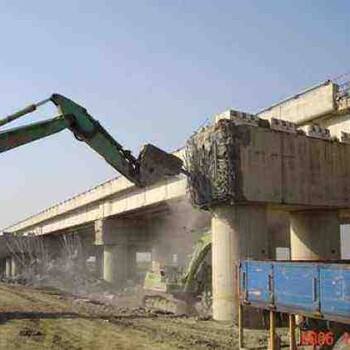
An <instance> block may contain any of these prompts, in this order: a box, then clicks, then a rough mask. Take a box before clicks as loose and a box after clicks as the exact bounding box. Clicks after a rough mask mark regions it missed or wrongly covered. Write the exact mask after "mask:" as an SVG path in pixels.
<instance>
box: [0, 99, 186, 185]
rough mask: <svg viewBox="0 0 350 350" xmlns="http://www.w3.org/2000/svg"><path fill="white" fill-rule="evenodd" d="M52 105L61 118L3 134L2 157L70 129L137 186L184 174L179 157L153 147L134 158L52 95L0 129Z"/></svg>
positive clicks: (5, 121) (67, 102) (81, 113)
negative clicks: (41, 107) (11, 150)
mask: <svg viewBox="0 0 350 350" xmlns="http://www.w3.org/2000/svg"><path fill="white" fill-rule="evenodd" d="M49 101H51V102H53V103H54V104H55V105H56V107H57V108H58V110H59V114H60V115H59V116H58V117H55V118H52V119H49V120H45V121H42V122H38V123H32V124H29V125H25V126H20V127H17V128H13V129H9V130H5V131H2V132H0V153H2V152H5V151H8V150H10V149H13V148H16V147H19V146H21V145H24V144H26V143H29V142H33V141H36V140H39V139H42V138H44V137H47V136H50V135H53V134H55V133H58V132H60V131H62V130H64V129H69V130H70V131H72V132H73V134H74V135H75V137H76V138H77V139H78V140H79V141H83V142H85V143H87V144H88V145H89V146H90V147H91V148H92V149H93V150H94V151H96V152H97V153H98V154H100V155H101V156H102V157H103V158H104V159H105V160H106V162H107V163H109V164H110V165H111V166H112V167H113V168H114V169H116V170H117V171H118V172H119V173H121V174H122V175H123V176H125V177H126V178H127V179H128V180H130V181H131V182H133V183H134V184H135V185H138V186H145V185H150V184H152V183H155V182H157V181H158V180H160V179H161V178H163V177H164V176H167V175H177V174H179V173H180V172H184V170H183V169H182V165H183V163H182V161H181V160H180V159H179V158H178V157H176V156H174V155H172V154H169V153H166V152H164V151H162V150H160V149H159V148H157V147H155V146H153V145H150V144H149V145H146V146H144V148H143V150H142V151H141V153H140V156H139V157H138V158H135V157H134V156H133V155H132V154H131V152H130V151H128V150H125V149H124V148H123V146H122V145H121V144H119V143H118V142H117V141H116V140H115V139H114V138H113V137H112V136H111V135H110V134H109V133H108V132H107V131H106V130H105V129H104V128H103V127H102V126H101V124H100V123H99V122H98V121H97V120H95V119H94V118H93V117H92V116H91V115H89V113H88V112H87V110H86V109H85V108H84V107H82V106H80V105H79V104H77V103H75V102H74V101H72V100H70V99H69V98H67V97H64V96H62V95H59V94H53V95H52V96H51V97H50V98H49V99H46V100H44V101H41V102H39V103H37V104H32V105H29V106H28V107H26V108H24V109H22V110H20V111H18V112H16V113H14V114H12V115H10V116H7V117H5V118H3V119H1V120H0V126H2V125H6V124H8V123H10V122H12V121H14V120H16V119H18V118H21V117H23V116H24V115H26V114H28V113H32V112H34V111H35V110H36V109H37V108H38V107H40V106H41V105H43V104H44V103H46V102H49Z"/></svg>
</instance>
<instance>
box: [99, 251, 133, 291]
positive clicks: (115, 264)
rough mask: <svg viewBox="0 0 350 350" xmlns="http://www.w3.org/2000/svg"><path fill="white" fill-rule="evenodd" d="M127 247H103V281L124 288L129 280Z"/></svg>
mask: <svg viewBox="0 0 350 350" xmlns="http://www.w3.org/2000/svg"><path fill="white" fill-rule="evenodd" d="M127 262H128V257H127V247H126V246H125V245H120V244H118V245H116V244H115V245H109V244H108V245H104V247H103V279H104V280H106V281H107V282H109V283H111V284H113V285H115V286H118V287H119V286H122V285H123V284H124V282H125V280H126V278H127V273H128V268H127Z"/></svg>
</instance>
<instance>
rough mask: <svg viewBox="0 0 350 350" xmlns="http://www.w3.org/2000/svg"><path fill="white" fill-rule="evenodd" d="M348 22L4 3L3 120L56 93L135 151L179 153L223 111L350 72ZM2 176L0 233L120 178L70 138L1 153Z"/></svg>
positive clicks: (278, 5)
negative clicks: (152, 148) (150, 148)
mask: <svg viewBox="0 0 350 350" xmlns="http://www.w3.org/2000/svg"><path fill="white" fill-rule="evenodd" d="M349 14H350V3H349V2H347V1H334V0H333V1H322V0H318V1H307V0H293V1H285V0H284V1H280V0H279V1H272V0H270V1H257V0H256V1H247V0H244V1H243V0H241V1H233V0H231V1H205V0H200V1H199V0H198V1H195V0H192V1H175V0H172V1H170V0H169V1H166V0H159V1H152V0H149V1H141V0H140V1H132V0H130V1H104V0H99V1H92V0H85V1H76V0H70V1H66V0H60V1H56V2H53V1H47V0H45V1H44V0H40V1H36V0H32V1H20V0H11V1H2V2H1V4H0V36H1V53H0V71H1V84H0V102H1V103H0V114H1V115H6V114H8V113H10V112H13V111H15V110H16V109H19V108H21V107H23V106H25V105H26V104H28V103H31V102H35V101H39V100H41V99H43V98H45V97H48V96H49V95H50V94H51V93H52V92H59V93H61V94H64V95H66V96H69V97H71V98H72V99H74V100H76V101H77V102H79V103H81V104H83V105H84V106H85V107H86V108H87V109H88V110H89V111H90V113H91V114H92V115H93V116H94V117H95V118H97V119H98V120H100V122H101V123H102V124H103V125H104V126H105V127H106V128H107V129H108V130H109V131H110V132H111V134H112V135H113V136H114V137H115V138H116V139H117V140H118V141H119V142H120V143H122V144H123V145H125V146H126V147H128V148H129V149H131V150H132V151H133V152H135V153H136V154H138V152H139V149H140V147H141V145H142V144H144V143H146V142H152V143H155V144H157V145H158V146H160V147H162V148H164V149H166V150H174V149H176V148H179V147H180V146H182V145H183V144H184V142H185V140H186V138H187V137H188V136H189V135H190V134H191V133H192V131H193V130H194V129H196V128H198V127H199V126H200V125H201V124H202V123H203V122H204V121H205V120H206V119H207V118H211V117H212V116H213V115H214V114H216V113H218V112H221V111H223V110H226V109H228V108H233V109H240V110H246V111H250V112H254V111H257V110H259V109H261V108H263V107H266V106H269V105H270V104H272V103H273V102H276V101H278V100H279V99H281V98H283V97H287V96H289V95H291V94H294V93H296V92H298V91H299V90H301V89H303V88H306V87H309V86H310V85H313V84H315V83H318V82H321V81H324V80H326V79H328V78H333V77H336V76H338V75H340V74H342V73H344V72H347V71H349V70H350V60H349V57H350V45H349V42H350V41H349V37H350V21H349ZM51 116H53V110H52V109H46V110H45V111H43V112H40V113H37V114H36V115H35V116H34V117H33V118H29V119H28V121H32V120H41V119H44V118H45V117H51ZM15 125H16V123H15ZM17 125H18V124H17ZM1 171H2V186H1V187H2V189H1V200H0V209H1V213H2V214H1V218H0V227H4V226H5V225H8V224H10V223H13V222H16V221H18V220H20V219H23V218H25V217H26V216H28V215H30V214H34V213H36V212H38V211H40V210H42V209H44V208H46V207H48V206H50V205H53V204H55V203H57V202H59V201H62V200H64V199H66V198H67V197H70V196H72V195H74V194H76V193H79V192H81V191H84V190H86V189H88V188H89V187H91V186H94V185H96V184H97V183H100V182H103V181H105V180H107V179H109V178H111V177H114V176H116V174H115V172H114V171H113V169H111V168H110V167H109V166H108V165H107V164H106V163H104V161H103V160H101V159H100V158H99V157H98V156H97V155H96V154H94V153H93V152H92V151H91V150H90V149H88V147H87V146H85V145H84V144H81V143H79V142H78V141H76V140H75V139H74V138H73V137H72V135H71V134H70V133H69V132H68V131H67V132H63V133H61V134H59V135H55V136H53V137H50V138H48V139H45V140H41V141H38V142H36V143H34V144H30V145H27V146H23V147H22V148H20V149H16V150H13V151H10V152H6V153H3V154H1Z"/></svg>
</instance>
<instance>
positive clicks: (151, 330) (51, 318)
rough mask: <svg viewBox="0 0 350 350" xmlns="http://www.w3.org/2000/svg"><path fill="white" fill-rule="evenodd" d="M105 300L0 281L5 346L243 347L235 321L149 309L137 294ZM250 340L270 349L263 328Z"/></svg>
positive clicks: (1, 343) (0, 334) (72, 349)
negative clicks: (170, 313)
mask: <svg viewBox="0 0 350 350" xmlns="http://www.w3.org/2000/svg"><path fill="white" fill-rule="evenodd" d="M105 299H106V300H105V301H101V298H94V297H93V296H89V297H81V296H75V295H72V294H68V293H62V292H59V291H57V290H55V289H49V288H40V289H39V288H30V287H25V286H21V285H9V284H5V283H0V349H7V350H11V349H60V350H62V349H63V350H64V349H66V350H68V349H69V350H78V349H84V350H85V349H99V350H102V349H167V350H168V349H238V332H237V329H236V328H235V327H234V326H232V325H230V324H226V323H218V322H214V321H212V320H205V319H201V318H198V317H186V316H181V317H180V316H174V315H166V314H162V313H160V312H157V311H154V310H146V309H144V308H143V307H141V306H137V303H138V296H130V295H129V296H127V295H119V296H117V297H115V296H114V297H112V298H110V300H108V296H106V297H105ZM135 305H136V306H135ZM245 338H246V341H247V346H248V347H249V345H250V347H251V348H253V349H264V348H266V344H267V332H266V331H264V330H261V331H253V330H247V331H246V333H245Z"/></svg>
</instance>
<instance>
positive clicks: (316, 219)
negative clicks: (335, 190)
mask: <svg viewBox="0 0 350 350" xmlns="http://www.w3.org/2000/svg"><path fill="white" fill-rule="evenodd" d="M290 244H291V259H292V260H325V259H327V260H332V259H340V220H339V212H338V210H304V211H293V212H291V213H290Z"/></svg>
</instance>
